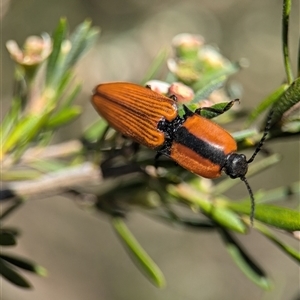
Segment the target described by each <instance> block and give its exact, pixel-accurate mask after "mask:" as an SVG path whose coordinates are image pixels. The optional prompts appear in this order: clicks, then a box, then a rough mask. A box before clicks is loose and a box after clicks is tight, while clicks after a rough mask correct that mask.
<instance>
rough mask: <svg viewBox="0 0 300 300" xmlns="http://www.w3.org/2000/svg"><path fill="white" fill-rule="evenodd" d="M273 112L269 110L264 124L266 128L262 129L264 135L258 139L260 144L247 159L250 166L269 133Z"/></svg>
mask: <svg viewBox="0 0 300 300" xmlns="http://www.w3.org/2000/svg"><path fill="white" fill-rule="evenodd" d="M273 112H274V110H271V111H270V113H269V116H268V119H267V123H266V127H265V129H264V134H263V136H262V137H261V139H260V142H259V143H258V145H257V147H256V149H255V151H254V153H253V154H252V156H251V157H250V159H248V161H247V163H248V164H250V163H252V162H253V160H254V158H255V156H256V155H257V153H258V152H259V151H260V150H261V148H262V146H263V144H264V142H265V140H266V138H267V135H268V133H269V131H270V128H271V120H272V116H273Z"/></svg>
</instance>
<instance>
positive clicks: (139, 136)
mask: <svg viewBox="0 0 300 300" xmlns="http://www.w3.org/2000/svg"><path fill="white" fill-rule="evenodd" d="M92 103H93V105H94V108H95V109H96V110H97V112H98V113H99V114H100V115H101V116H102V117H103V118H105V119H106V120H107V122H108V123H109V125H110V126H112V127H113V128H114V129H116V130H117V131H119V132H121V133H122V134H123V135H125V136H127V137H129V138H130V139H132V140H133V141H135V142H137V143H140V144H142V145H145V146H147V147H149V148H151V149H155V150H156V151H157V156H156V158H158V157H159V156H160V155H166V156H168V157H170V158H171V159H173V160H174V161H175V162H177V163H178V164H179V165H181V166H182V167H183V168H185V169H187V170H189V171H191V172H193V173H195V174H197V175H200V176H202V177H206V178H217V177H219V176H220V175H221V172H222V171H224V172H225V173H226V174H227V175H229V176H230V177H231V178H240V179H241V180H242V181H243V182H244V183H245V184H246V186H247V189H248V192H249V195H250V198H251V203H252V211H251V221H253V217H254V205H255V203H254V196H253V193H252V190H251V188H250V186H249V184H248V181H247V180H246V177H245V175H246V173H247V171H248V164H249V163H251V162H252V161H253V160H254V158H255V156H256V155H257V153H258V152H259V151H260V149H261V147H262V145H263V143H264V141H265V139H266V136H267V134H268V131H269V127H270V123H271V120H270V119H271V114H270V117H269V119H268V122H267V125H266V129H265V132H264V134H263V136H262V138H261V140H260V142H259V144H258V146H257V148H256V149H255V151H254V153H253V155H252V156H251V158H250V159H249V160H247V159H246V156H245V155H244V154H238V153H237V152H236V151H237V144H236V142H235V140H234V138H233V137H232V136H231V135H230V134H229V133H228V132H227V131H226V130H225V129H223V128H222V127H220V126H219V125H217V124H216V123H214V122H212V121H210V120H208V119H206V118H204V117H202V116H201V115H200V110H201V109H206V110H212V111H215V110H214V109H212V108H201V109H197V110H196V111H195V112H192V111H191V110H189V109H188V108H187V107H186V106H183V107H184V111H185V114H184V115H183V117H180V116H179V115H178V111H177V105H176V99H175V97H171V98H168V97H166V96H163V95H161V94H158V93H156V92H154V91H152V90H151V89H150V88H147V87H142V86H140V85H137V84H133V83H127V82H112V83H104V84H99V85H98V86H97V87H96V88H95V91H94V94H93V97H92ZM225 110H227V109H224V110H223V111H217V112H219V113H223V112H224V111H225Z"/></svg>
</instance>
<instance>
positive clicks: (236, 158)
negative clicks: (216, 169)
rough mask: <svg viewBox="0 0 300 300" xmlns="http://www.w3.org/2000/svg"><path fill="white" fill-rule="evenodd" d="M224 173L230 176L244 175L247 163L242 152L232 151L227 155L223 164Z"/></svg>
mask: <svg viewBox="0 0 300 300" xmlns="http://www.w3.org/2000/svg"><path fill="white" fill-rule="evenodd" d="M224 171H225V173H226V174H227V175H228V176H230V178H233V179H234V178H238V177H244V176H245V175H246V173H247V171H248V163H247V159H246V156H245V155H244V154H238V153H232V154H229V155H228V156H227V160H226V164H225V166H224Z"/></svg>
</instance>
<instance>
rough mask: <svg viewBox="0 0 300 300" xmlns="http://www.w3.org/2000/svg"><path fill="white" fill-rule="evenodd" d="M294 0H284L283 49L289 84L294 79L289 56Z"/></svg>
mask: <svg viewBox="0 0 300 300" xmlns="http://www.w3.org/2000/svg"><path fill="white" fill-rule="evenodd" d="M291 6H292V0H283V10H282V47H283V48H282V50H283V59H284V66H285V72H286V76H287V82H288V84H291V83H292V82H293V81H294V80H293V73H292V68H291V62H290V57H289V45H288V39H289V19H290V12H291Z"/></svg>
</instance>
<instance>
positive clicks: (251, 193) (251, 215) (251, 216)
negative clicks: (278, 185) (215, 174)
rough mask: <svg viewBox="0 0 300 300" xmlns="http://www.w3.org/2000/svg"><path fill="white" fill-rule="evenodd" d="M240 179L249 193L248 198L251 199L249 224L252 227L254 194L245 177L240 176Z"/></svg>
mask: <svg viewBox="0 0 300 300" xmlns="http://www.w3.org/2000/svg"><path fill="white" fill-rule="evenodd" d="M241 180H242V181H243V182H244V183H245V185H246V187H247V190H248V193H249V195H250V199H251V211H250V222H251V226H252V227H253V220H254V213H255V199H254V195H253V192H252V189H251V187H250V185H249V183H248V181H247V179H246V177H241Z"/></svg>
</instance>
